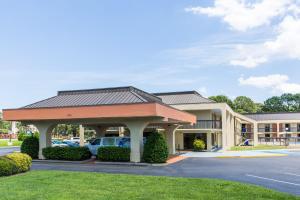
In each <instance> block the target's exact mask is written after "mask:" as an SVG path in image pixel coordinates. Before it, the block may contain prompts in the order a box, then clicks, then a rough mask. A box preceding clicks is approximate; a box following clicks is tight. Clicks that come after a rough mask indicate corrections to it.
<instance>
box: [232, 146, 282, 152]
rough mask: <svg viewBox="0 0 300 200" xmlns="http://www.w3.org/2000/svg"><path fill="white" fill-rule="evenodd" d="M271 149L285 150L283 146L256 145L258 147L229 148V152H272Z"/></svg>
mask: <svg viewBox="0 0 300 200" xmlns="http://www.w3.org/2000/svg"><path fill="white" fill-rule="evenodd" d="M272 149H286V147H285V146H275V145H274V146H272V145H258V146H235V147H231V149H230V150H231V151H248V150H272Z"/></svg>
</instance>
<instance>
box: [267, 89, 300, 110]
mask: <svg viewBox="0 0 300 200" xmlns="http://www.w3.org/2000/svg"><path fill="white" fill-rule="evenodd" d="M263 111H264V112H299V111H300V94H290V93H286V94H283V95H281V96H274V97H271V98H269V99H267V100H266V101H265V102H264V106H263Z"/></svg>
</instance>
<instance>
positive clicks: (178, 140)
mask: <svg viewBox="0 0 300 200" xmlns="http://www.w3.org/2000/svg"><path fill="white" fill-rule="evenodd" d="M175 145H176V149H178V147H179V149H183V133H182V132H176V133H175Z"/></svg>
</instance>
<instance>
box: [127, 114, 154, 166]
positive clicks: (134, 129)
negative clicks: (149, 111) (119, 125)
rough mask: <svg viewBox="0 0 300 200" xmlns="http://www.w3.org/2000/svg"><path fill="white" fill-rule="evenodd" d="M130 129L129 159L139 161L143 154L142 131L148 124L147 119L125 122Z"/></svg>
mask: <svg viewBox="0 0 300 200" xmlns="http://www.w3.org/2000/svg"><path fill="white" fill-rule="evenodd" d="M125 124H126V126H127V127H128V129H129V130H130V150H131V151H130V161H131V162H135V163H137V162H141V158H142V155H143V149H144V147H143V145H144V144H143V132H144V129H145V128H146V126H147V125H148V124H149V123H148V122H147V121H138V120H137V121H130V122H126V123H125Z"/></svg>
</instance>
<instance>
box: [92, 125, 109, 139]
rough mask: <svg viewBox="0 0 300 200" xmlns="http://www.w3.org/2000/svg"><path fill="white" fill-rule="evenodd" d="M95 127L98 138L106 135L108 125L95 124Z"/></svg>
mask: <svg viewBox="0 0 300 200" xmlns="http://www.w3.org/2000/svg"><path fill="white" fill-rule="evenodd" d="M93 129H94V130H95V131H96V138H100V137H105V132H106V130H107V127H106V126H95V127H93Z"/></svg>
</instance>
